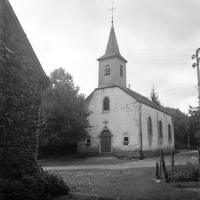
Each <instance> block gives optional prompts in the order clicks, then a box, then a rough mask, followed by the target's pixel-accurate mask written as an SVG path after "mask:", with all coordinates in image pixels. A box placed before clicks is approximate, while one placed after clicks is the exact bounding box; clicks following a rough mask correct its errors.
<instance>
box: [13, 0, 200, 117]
mask: <svg viewBox="0 0 200 200" xmlns="http://www.w3.org/2000/svg"><path fill="white" fill-rule="evenodd" d="M10 3H11V4H12V6H13V9H14V11H15V13H16V14H17V16H18V18H19V20H20V22H21V24H22V26H23V28H24V31H25V32H26V34H27V36H28V38H29V40H30V42H31V44H32V46H33V48H34V50H35V52H36V54H37V56H38V58H39V60H40V62H41V64H42V66H43V68H44V70H45V72H46V73H47V75H49V74H50V72H52V71H53V70H54V69H56V68H59V67H63V68H65V69H66V71H67V72H69V73H71V74H72V76H73V78H74V82H75V84H76V85H78V86H79V87H80V91H81V92H82V93H84V94H85V95H89V94H90V93H91V92H92V91H93V90H94V89H95V88H96V87H97V83H98V62H97V60H96V59H97V58H98V57H100V56H102V55H103V54H104V52H105V48H106V44H107V40H108V36H109V32H110V27H111V23H110V21H111V12H110V11H109V9H110V8H111V0H10ZM114 6H115V7H116V8H117V9H116V10H115V12H114V27H115V33H116V36H117V40H118V44H119V48H120V52H121V54H122V56H123V57H124V58H125V59H127V60H128V63H127V83H128V84H130V85H131V89H132V90H134V91H136V92H139V93H140V94H142V95H144V96H146V97H149V95H150V92H151V89H152V87H153V85H154V86H155V88H156V90H157V92H158V95H159V99H160V101H161V103H162V104H163V105H164V106H169V107H174V108H179V109H181V110H182V111H184V112H186V113H187V111H188V107H189V105H192V106H196V105H197V88H196V85H197V77H196V70H195V69H193V68H192V67H191V64H192V61H191V55H192V54H193V53H194V52H195V50H196V48H198V47H200V14H199V11H200V1H199V0H114Z"/></svg>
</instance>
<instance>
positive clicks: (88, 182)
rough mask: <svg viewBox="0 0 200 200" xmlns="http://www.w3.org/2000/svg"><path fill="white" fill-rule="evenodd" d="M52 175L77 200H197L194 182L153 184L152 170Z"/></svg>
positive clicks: (198, 192)
mask: <svg viewBox="0 0 200 200" xmlns="http://www.w3.org/2000/svg"><path fill="white" fill-rule="evenodd" d="M50 173H51V172H50ZM53 173H56V174H58V175H60V176H62V177H63V178H64V180H65V182H66V183H67V184H68V185H69V186H70V188H71V191H72V192H73V194H75V196H77V195H78V197H77V199H95V198H86V197H87V196H93V197H95V196H96V197H102V198H101V199H105V198H112V199H130V200H135V199H137V200H138V199H140V200H147V199H148V200H160V199H161V200H174V199H180V200H197V199H200V184H199V183H198V182H190V183H168V184H167V183H156V182H155V181H154V180H153V179H154V176H155V169H154V168H137V169H128V170H127V169H126V170H92V169H90V170H65V171H54V172H53ZM80 196H82V198H81V197H80ZM83 197H85V198H83ZM64 199H67V198H62V200H64Z"/></svg>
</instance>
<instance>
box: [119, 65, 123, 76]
mask: <svg viewBox="0 0 200 200" xmlns="http://www.w3.org/2000/svg"><path fill="white" fill-rule="evenodd" d="M120 76H121V77H123V66H122V65H120Z"/></svg>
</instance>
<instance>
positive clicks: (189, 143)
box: [188, 135, 190, 150]
mask: <svg viewBox="0 0 200 200" xmlns="http://www.w3.org/2000/svg"><path fill="white" fill-rule="evenodd" d="M188 150H190V136H189V135H188Z"/></svg>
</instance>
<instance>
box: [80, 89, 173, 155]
mask: <svg viewBox="0 0 200 200" xmlns="http://www.w3.org/2000/svg"><path fill="white" fill-rule="evenodd" d="M104 97H109V99H110V110H109V111H103V99H104ZM141 105H142V106H141ZM140 106H141V128H142V150H143V151H147V152H148V151H153V152H154V151H158V150H159V149H160V145H159V142H158V121H159V120H161V121H162V123H163V144H162V146H161V148H162V149H165V150H170V149H173V148H174V128H173V122H172V118H171V116H170V115H168V114H166V113H163V112H161V111H158V110H156V109H154V108H152V107H149V106H147V105H145V104H141V103H139V102H138V101H137V100H135V99H133V97H131V96H130V95H128V94H127V93H125V92H124V91H123V90H121V89H120V88H118V87H110V88H105V89H99V90H96V91H94V92H93V94H92V96H91V97H90V100H89V110H90V111H91V114H90V116H89V121H90V124H91V126H92V128H91V129H90V130H89V133H90V136H91V145H90V146H87V145H86V143H85V142H82V143H81V145H79V151H80V152H90V153H94V152H96V153H99V152H100V137H99V136H100V134H101V132H102V130H103V128H104V123H103V122H104V121H105V120H107V121H108V125H107V126H108V129H109V130H110V132H111V134H112V135H113V136H112V145H111V146H112V153H116V152H117V153H120V152H133V154H134V152H138V151H139V150H140V139H139V137H140ZM148 117H151V119H152V129H153V138H152V144H151V145H149V137H148V125H147V121H148ZM168 124H170V126H171V133H172V142H171V143H169V139H168ZM127 136H128V137H129V144H128V145H124V143H123V139H124V137H127ZM133 156H134V155H133Z"/></svg>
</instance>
